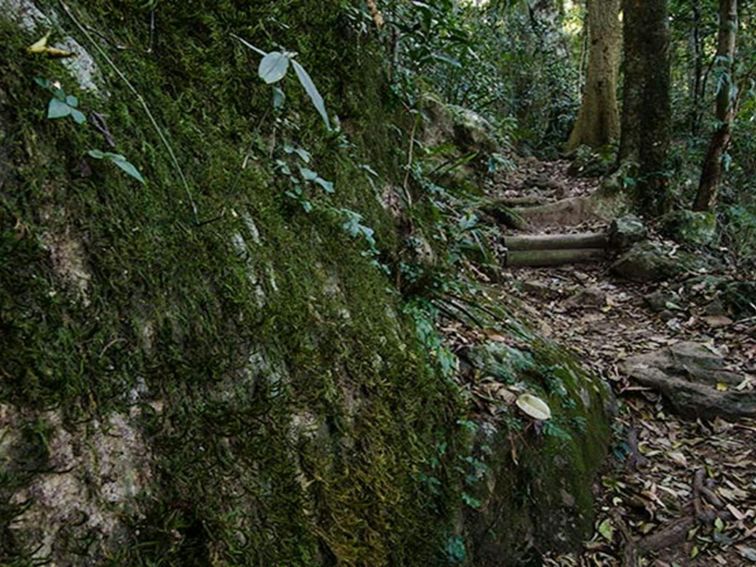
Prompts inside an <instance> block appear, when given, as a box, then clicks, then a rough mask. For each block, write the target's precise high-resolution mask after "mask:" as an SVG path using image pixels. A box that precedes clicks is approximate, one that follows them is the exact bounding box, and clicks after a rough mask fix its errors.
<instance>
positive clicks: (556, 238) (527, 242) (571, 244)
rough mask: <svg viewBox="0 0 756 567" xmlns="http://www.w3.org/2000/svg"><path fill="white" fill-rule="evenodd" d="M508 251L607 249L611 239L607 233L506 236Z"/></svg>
mask: <svg viewBox="0 0 756 567" xmlns="http://www.w3.org/2000/svg"><path fill="white" fill-rule="evenodd" d="M504 246H506V247H507V249H508V250H569V249H573V248H607V247H608V246H609V237H608V235H607V234H606V233H605V232H582V233H576V234H525V235H520V236H505V237H504Z"/></svg>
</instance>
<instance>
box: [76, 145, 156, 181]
mask: <svg viewBox="0 0 756 567" xmlns="http://www.w3.org/2000/svg"><path fill="white" fill-rule="evenodd" d="M87 154H88V155H89V156H90V157H93V158H95V159H104V160H108V161H110V162H112V163H114V164H115V165H116V166H117V167H119V168H120V169H122V170H123V171H125V172H126V173H127V174H128V175H130V176H131V177H133V178H134V179H136V180H137V181H139V182H140V183H145V181H144V177H142V174H141V173H139V170H138V169H137V168H136V167H134V164H132V163H131V162H130V161H129V160H127V159H126V158H125V157H124V156H122V155H121V154H114V153H111V152H103V151H100V150H89V151H88V152H87Z"/></svg>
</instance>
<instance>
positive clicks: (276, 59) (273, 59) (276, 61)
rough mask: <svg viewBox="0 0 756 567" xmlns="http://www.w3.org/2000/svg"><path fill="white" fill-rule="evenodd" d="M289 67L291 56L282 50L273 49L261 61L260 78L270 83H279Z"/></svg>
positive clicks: (258, 71)
mask: <svg viewBox="0 0 756 567" xmlns="http://www.w3.org/2000/svg"><path fill="white" fill-rule="evenodd" d="M288 69H289V58H288V57H287V56H286V55H285V54H283V53H281V52H280V51H271V52H270V53H268V54H267V55H266V56H265V57H263V58H262V61H260V67H259V68H258V70H257V73H258V75H260V78H261V79H262V80H263V81H265V82H266V83H268V84H271V83H277V82H278V81H280V80H281V79H283V78H284V76H285V75H286V71H288Z"/></svg>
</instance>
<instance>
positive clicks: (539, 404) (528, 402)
mask: <svg viewBox="0 0 756 567" xmlns="http://www.w3.org/2000/svg"><path fill="white" fill-rule="evenodd" d="M516 404H517V407H518V408H520V409H521V410H522V411H523V413H525V414H526V415H529V416H530V417H532V418H533V419H538V420H546V419H550V418H551V409H550V408H549V406H548V405H547V404H546V402H544V401H543V400H542V399H541V398H539V397H537V396H534V395H533V394H522V395H521V396H520V397H519V398H517V402H516Z"/></svg>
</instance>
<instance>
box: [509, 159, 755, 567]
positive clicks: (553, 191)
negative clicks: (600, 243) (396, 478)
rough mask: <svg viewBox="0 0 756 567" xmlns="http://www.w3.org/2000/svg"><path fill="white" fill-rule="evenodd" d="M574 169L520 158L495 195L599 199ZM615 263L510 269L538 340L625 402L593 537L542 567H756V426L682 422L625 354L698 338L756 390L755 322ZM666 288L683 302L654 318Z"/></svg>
mask: <svg viewBox="0 0 756 567" xmlns="http://www.w3.org/2000/svg"><path fill="white" fill-rule="evenodd" d="M568 166H569V163H568V162H563V161H557V162H539V161H536V160H533V159H528V160H524V161H523V163H522V164H521V166H520V169H519V170H518V172H515V174H514V175H511V176H508V177H507V179H508V181H507V184H506V185H503V186H500V187H498V189H497V191H498V192H499V193H500V196H508V195H511V196H513V195H516V196H519V197H523V196H536V197H538V198H539V199H541V200H546V201H555V200H558V199H565V198H568V197H573V196H585V195H588V194H590V193H592V192H593V191H595V190H596V188H597V184H598V181H597V180H596V179H586V178H576V177H573V176H571V175H570V174H569V173H568ZM533 179H535V180H536V183H533ZM601 225H602V222H600V221H596V222H589V223H583V224H580V225H578V226H564V225H562V226H558V227H549V226H542V227H539V228H538V229H535V232H581V231H586V230H596V229H601V228H605V226H606V222H603V226H601ZM609 265H610V262H609V260H607V261H606V262H603V263H593V264H577V265H571V266H564V267H549V268H519V269H514V268H513V269H511V270H510V271H509V272H508V273H507V274H506V275H505V281H504V283H503V285H504V292H505V293H507V294H510V295H513V296H516V297H519V298H521V299H522V300H523V304H524V305H526V306H527V305H529V306H530V307H529V309H532V310H533V320H535V321H539V322H540V323H539V324H540V326H541V328H540V332H541V333H542V334H544V335H547V336H549V337H551V338H554V339H555V340H557V341H558V342H560V343H561V344H564V345H569V346H570V347H571V348H572V349H573V350H574V351H576V352H577V353H578V355H579V356H580V358H581V359H582V361H583V363H584V364H586V365H587V366H588V367H590V368H591V369H592V370H593V371H594V372H595V373H597V374H598V375H600V376H602V377H603V378H604V379H605V380H606V381H608V382H609V383H610V384H611V386H612V388H613V390H614V393H615V395H616V396H617V400H618V415H617V420H616V425H615V440H614V447H613V450H612V454H611V458H610V460H609V462H608V464H607V465H606V467H605V469H604V471H603V474H602V476H601V478H600V479H598V480H597V482H596V487H595V488H596V497H597V506H596V511H597V517H596V522H595V534H594V535H593V537H592V538H591V539H590V540H589V541H586V542H585V544H584V546H583V550H582V551H581V552H580V553H576V554H570V555H561V556H550V557H547V558H546V559H545V564H546V565H580V566H584V565H623V566H624V565H636V564H638V565H654V566H658V567H664V566H670V567H671V566H681V567H682V566H687V565H694V566H695V565H699V566H710V565H726V566H737V565H753V564H756V420H754V419H746V418H741V419H736V420H733V421H725V420H723V419H721V418H715V419H713V420H702V419H696V418H695V417H693V418H691V417H690V416H688V417H687V418H684V417H681V416H679V415H677V414H676V413H675V411H674V409H673V407H672V406H670V405H669V403H668V401H667V400H665V399H664V398H663V397H662V396H661V395H660V394H659V393H658V392H656V391H654V390H653V389H650V388H648V387H644V386H641V385H639V384H638V383H635V382H634V381H633V380H632V379H631V378H629V377H628V376H626V375H624V374H623V372H622V370H621V365H622V362H623V361H624V360H625V359H627V358H628V357H629V356H632V355H636V354H639V353H647V352H650V351H654V350H656V349H659V348H663V347H665V346H668V345H672V344H675V343H680V342H682V341H695V342H696V343H701V344H703V345H704V346H705V347H706V348H708V349H710V350H711V351H712V353H714V354H716V355H717V356H721V357H722V359H723V360H724V362H725V364H726V368H727V369H728V370H732V371H735V372H737V373H738V374H740V375H741V376H742V377H743V382H741V383H740V384H739V386H738V388H740V389H743V388H747V389H754V388H755V387H756V326H754V318H753V317H751V318H745V319H741V320H738V318H737V317H734V316H733V317H732V318H730V317H728V316H725V315H722V314H714V315H712V314H710V312H707V310H706V307H705V305H702V304H701V303H700V302H693V301H688V299H686V297H689V294H688V295H687V296H686V294H685V293H682V291H683V288H684V287H685V286H686V285H687V286H688V287H687V289H688V290H689V289H690V284H689V283H688V284H686V283H684V282H683V281H665V282H660V283H637V282H631V281H627V280H623V279H620V278H618V277H616V276H614V275H612V274H611V272H610V270H609ZM726 271H727V269H726V268H725V272H726ZM730 271H731V272H732V271H733V270H732V268H731V269H730ZM693 288H694V291H695V285H693ZM660 290H661V291H662V292H663V293H667V294H672V295H670V296H671V297H675V298H677V299H676V300H675V302H674V303H673V304H667V306H666V308H663V309H658V308H657V309H656V310H653V309H651V308H650V307H649V302H648V298H649V296H652V294H654V293H656V292H659V291H660ZM678 292H680V293H678ZM733 319H735V320H733Z"/></svg>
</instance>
